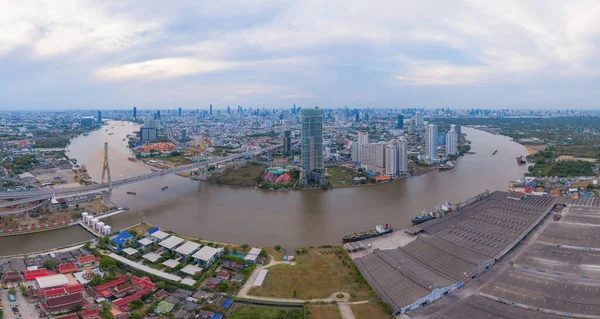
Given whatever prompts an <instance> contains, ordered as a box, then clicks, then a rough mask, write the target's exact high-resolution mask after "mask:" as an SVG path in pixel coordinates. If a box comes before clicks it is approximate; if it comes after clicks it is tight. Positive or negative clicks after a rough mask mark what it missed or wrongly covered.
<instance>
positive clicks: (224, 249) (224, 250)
mask: <svg viewBox="0 0 600 319" xmlns="http://www.w3.org/2000/svg"><path fill="white" fill-rule="evenodd" d="M223 253H224V254H225V255H229V247H227V246H225V248H223Z"/></svg>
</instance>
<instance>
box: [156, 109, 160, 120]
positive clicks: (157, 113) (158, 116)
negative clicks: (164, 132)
mask: <svg viewBox="0 0 600 319" xmlns="http://www.w3.org/2000/svg"><path fill="white" fill-rule="evenodd" d="M156 119H157V120H159V121H160V110H158V111H156Z"/></svg>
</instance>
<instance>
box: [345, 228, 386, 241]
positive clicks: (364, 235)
mask: <svg viewBox="0 0 600 319" xmlns="http://www.w3.org/2000/svg"><path fill="white" fill-rule="evenodd" d="M393 231H394V229H393V228H392V226H390V225H389V224H383V225H376V226H375V229H369V230H367V231H364V232H360V233H354V234H349V235H346V236H344V237H342V242H344V243H351V242H355V241H360V240H365V239H369V238H373V237H378V236H382V235H385V234H389V233H391V232H393Z"/></svg>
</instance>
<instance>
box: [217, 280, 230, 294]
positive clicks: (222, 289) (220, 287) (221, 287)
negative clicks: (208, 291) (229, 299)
mask: <svg viewBox="0 0 600 319" xmlns="http://www.w3.org/2000/svg"><path fill="white" fill-rule="evenodd" d="M227 289H229V285H228V284H227V283H226V282H224V281H221V282H220V283H219V284H218V285H217V287H216V290H217V291H218V292H226V291H227Z"/></svg>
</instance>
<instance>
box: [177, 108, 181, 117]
mask: <svg viewBox="0 0 600 319" xmlns="http://www.w3.org/2000/svg"><path fill="white" fill-rule="evenodd" d="M177 115H178V116H181V108H179V109H178V110H177Z"/></svg>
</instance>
